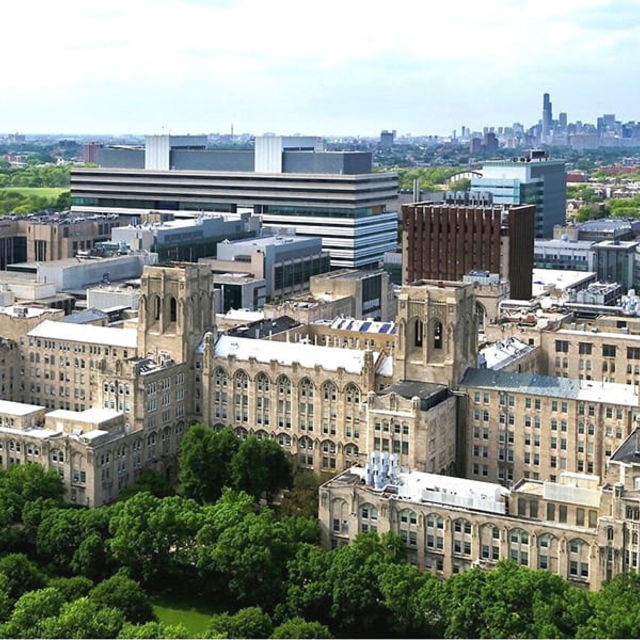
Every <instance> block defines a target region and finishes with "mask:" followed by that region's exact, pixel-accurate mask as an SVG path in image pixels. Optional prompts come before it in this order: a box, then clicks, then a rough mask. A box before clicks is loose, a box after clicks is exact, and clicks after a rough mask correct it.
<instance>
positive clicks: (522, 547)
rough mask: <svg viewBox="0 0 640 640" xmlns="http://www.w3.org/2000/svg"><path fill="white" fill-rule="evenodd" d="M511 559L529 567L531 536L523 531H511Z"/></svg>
mask: <svg viewBox="0 0 640 640" xmlns="http://www.w3.org/2000/svg"><path fill="white" fill-rule="evenodd" d="M509 558H510V559H511V560H514V561H515V562H517V563H518V564H521V565H523V566H529V534H528V533H527V532H526V531H524V530H523V529H511V531H509Z"/></svg>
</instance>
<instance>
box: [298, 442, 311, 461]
mask: <svg viewBox="0 0 640 640" xmlns="http://www.w3.org/2000/svg"><path fill="white" fill-rule="evenodd" d="M298 448H299V450H300V451H299V454H298V458H299V460H300V465H301V466H303V467H313V440H312V439H311V438H309V437H308V436H302V437H301V438H300V440H298Z"/></svg>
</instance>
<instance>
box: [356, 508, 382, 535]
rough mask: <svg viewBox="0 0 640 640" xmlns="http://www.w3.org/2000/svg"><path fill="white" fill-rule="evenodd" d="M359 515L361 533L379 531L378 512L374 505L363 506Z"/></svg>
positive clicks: (359, 510)
mask: <svg viewBox="0 0 640 640" xmlns="http://www.w3.org/2000/svg"><path fill="white" fill-rule="evenodd" d="M358 515H359V516H360V531H361V532H362V533H366V532H367V531H377V530H378V510H377V509H376V508H375V507H374V506H373V505H372V504H369V503H368V502H367V503H365V504H363V505H361V506H360V509H358Z"/></svg>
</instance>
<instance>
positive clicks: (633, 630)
mask: <svg viewBox="0 0 640 640" xmlns="http://www.w3.org/2000/svg"><path fill="white" fill-rule="evenodd" d="M590 604H591V607H592V614H591V616H590V617H589V619H588V620H587V621H586V622H585V623H584V624H583V625H582V626H581V627H580V629H579V630H578V635H577V637H580V638H640V575H638V574H632V573H624V574H620V575H617V576H616V577H615V578H613V579H612V580H609V581H608V582H606V583H605V584H604V586H603V587H602V589H600V591H599V592H597V593H594V594H590Z"/></svg>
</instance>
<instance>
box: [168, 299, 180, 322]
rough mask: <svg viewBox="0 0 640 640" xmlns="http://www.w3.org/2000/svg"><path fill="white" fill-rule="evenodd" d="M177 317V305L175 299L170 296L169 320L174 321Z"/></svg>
mask: <svg viewBox="0 0 640 640" xmlns="http://www.w3.org/2000/svg"><path fill="white" fill-rule="evenodd" d="M177 317H178V307H177V304H176V299H175V298H174V297H173V296H172V297H171V298H170V299H169V322H175V321H176V319H177Z"/></svg>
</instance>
